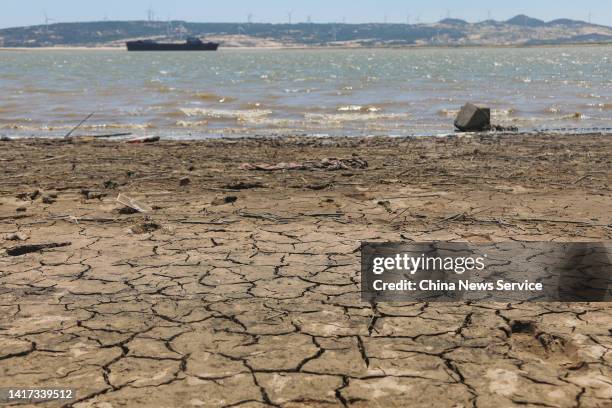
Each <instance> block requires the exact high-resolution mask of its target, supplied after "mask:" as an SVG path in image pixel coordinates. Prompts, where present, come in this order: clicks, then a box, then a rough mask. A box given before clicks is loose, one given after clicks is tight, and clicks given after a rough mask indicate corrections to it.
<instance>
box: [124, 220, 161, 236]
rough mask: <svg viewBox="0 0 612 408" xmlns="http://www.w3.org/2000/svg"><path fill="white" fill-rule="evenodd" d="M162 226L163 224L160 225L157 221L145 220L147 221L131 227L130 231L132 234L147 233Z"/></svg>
mask: <svg viewBox="0 0 612 408" xmlns="http://www.w3.org/2000/svg"><path fill="white" fill-rule="evenodd" d="M160 228H161V225H159V224H158V223H156V222H153V221H145V222H143V223H141V224H138V225H134V226H133V227H131V228H130V232H131V233H132V234H137V235H140V234H146V233H149V232H154V231H157V230H158V229H160Z"/></svg>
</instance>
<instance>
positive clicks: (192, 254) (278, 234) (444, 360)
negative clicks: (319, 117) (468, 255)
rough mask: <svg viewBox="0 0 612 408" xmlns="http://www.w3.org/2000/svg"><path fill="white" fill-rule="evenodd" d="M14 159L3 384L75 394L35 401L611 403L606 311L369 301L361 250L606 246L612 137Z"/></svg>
mask: <svg viewBox="0 0 612 408" xmlns="http://www.w3.org/2000/svg"><path fill="white" fill-rule="evenodd" d="M0 146H2V150H1V151H0V165H1V167H2V169H3V172H2V174H3V176H2V178H1V179H0V191H1V192H2V193H1V194H2V195H1V197H0V239H2V241H0V242H1V244H0V248H2V249H0V251H1V252H0V311H1V313H0V346H1V347H0V388H2V387H44V388H49V387H62V388H72V389H75V390H76V400H74V401H70V402H64V403H58V402H54V403H47V404H41V406H49V407H51V406H60V405H63V406H74V407H99V408H110V407H122V406H130V407H137V406H142V407H151V406H156V407H178V406H180V407H222V406H226V407H228V406H244V407H263V406H278V407H345V406H350V407H370V406H385V407H392V406H398V407H400V406H408V405H409V406H413V407H420V406H423V407H425V406H426V407H429V406H441V407H472V406H475V407H488V406H493V405H495V406H504V407H506V406H508V407H510V406H550V407H605V406H610V404H612V381H611V378H612V353H611V348H612V337H611V332H610V330H611V328H612V306H611V305H610V304H597V303H591V304H586V303H580V304H565V303H523V304H497V303H478V304H471V305H470V304H427V303H407V304H383V303H380V304H368V303H363V302H361V300H360V293H359V279H360V278H359V246H360V242H361V241H362V240H375V241H402V240H417V241H425V240H456V241H462V240H463V241H472V242H490V241H504V240H539V241H550V240H557V241H585V240H610V237H611V230H610V223H611V220H610V214H611V211H610V210H611V209H612V199H611V195H610V188H609V185H610V176H611V157H612V144H611V142H610V138H609V137H604V136H598V135H586V136H585V135H581V136H554V137H553V136H546V135H542V136H539V137H533V136H516V135H515V136H499V137H497V136H495V137H493V136H484V137H463V138H444V139H435V138H423V139H390V138H370V139H357V138H350V139H345V138H339V139H300V138H296V139H283V140H233V141H230V140H209V141H201V142H161V143H156V144H150V145H149V144H143V145H126V144H122V143H113V142H109V141H95V142H80V141H73V142H65V141H55V140H21V141H11V142H1V144H0ZM353 155H355V156H353ZM352 157H358V158H360V159H361V160H365V161H367V164H368V166H367V168H354V169H353V168H350V166H349V168H342V166H343V165H342V163H349V162H350V161H348V162H337V163H340V164H339V166H340V168H337V166H336V167H334V169H333V170H329V169H325V168H314V169H308V168H306V169H302V170H288V169H285V170H282V169H281V170H275V171H262V170H249V169H250V168H252V167H250V166H243V167H242V168H241V165H243V164H245V163H250V164H259V163H264V164H266V165H272V166H275V165H277V164H279V163H305V162H308V161H313V160H315V161H316V160H323V159H327V158H352ZM326 163H327V162H326ZM333 163H336V162H333ZM280 167H281V168H282V167H287V166H280ZM289 167H291V166H289ZM119 194H123V195H124V200H123V201H125V202H128V203H129V204H130V205H131V206H135V207H138V206H142V207H147V209H151V211H150V212H149V213H147V214H141V213H138V212H137V211H135V210H134V209H133V208H130V207H124V206H123V205H120V204H119V203H117V201H116V198H117V196H118V195H119ZM125 197H127V198H125ZM130 200H131V201H130ZM40 244H53V245H51V246H50V247H45V248H40V247H33V245H40ZM26 246H27V247H26ZM15 248H18V249H17V250H16V249H15ZM7 249H8V251H5V250H7ZM10 251H15V252H12V253H13V255H9V252H10Z"/></svg>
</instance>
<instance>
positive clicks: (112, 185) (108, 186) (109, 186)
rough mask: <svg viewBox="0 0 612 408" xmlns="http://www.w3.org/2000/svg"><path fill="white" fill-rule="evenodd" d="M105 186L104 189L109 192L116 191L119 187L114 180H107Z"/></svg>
mask: <svg viewBox="0 0 612 408" xmlns="http://www.w3.org/2000/svg"><path fill="white" fill-rule="evenodd" d="M103 185H104V188H106V189H109V190H115V189H116V188H117V187H119V184H117V183H116V182H114V181H113V180H106V181H105V182H104V184H103Z"/></svg>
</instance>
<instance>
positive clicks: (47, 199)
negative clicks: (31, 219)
mask: <svg viewBox="0 0 612 408" xmlns="http://www.w3.org/2000/svg"><path fill="white" fill-rule="evenodd" d="M55 201H56V200H55V198H53V197H51V196H44V197H43V198H42V202H43V203H45V204H54V203H55Z"/></svg>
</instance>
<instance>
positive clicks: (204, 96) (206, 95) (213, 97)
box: [194, 92, 236, 103]
mask: <svg viewBox="0 0 612 408" xmlns="http://www.w3.org/2000/svg"><path fill="white" fill-rule="evenodd" d="M194 96H195V98H196V99H199V100H202V101H211V102H219V103H226V102H233V101H235V100H236V98H233V97H231V96H221V95H217V94H216V93H210V92H196V93H195V94H194Z"/></svg>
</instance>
